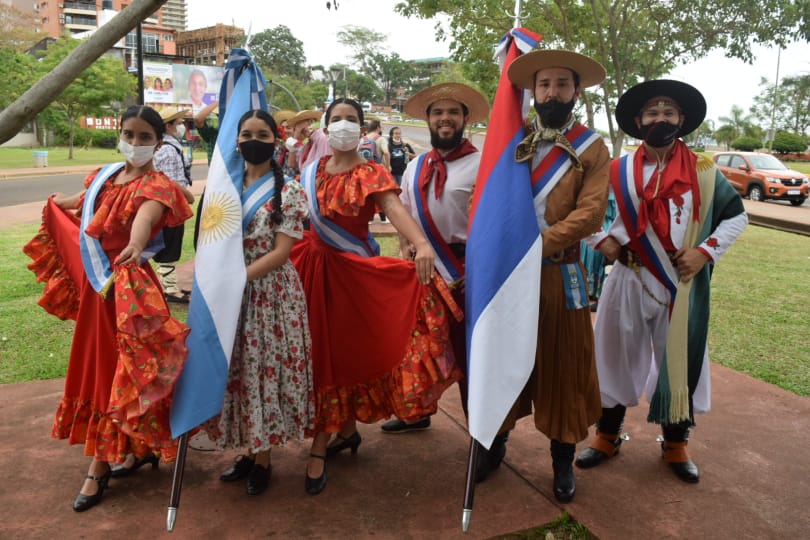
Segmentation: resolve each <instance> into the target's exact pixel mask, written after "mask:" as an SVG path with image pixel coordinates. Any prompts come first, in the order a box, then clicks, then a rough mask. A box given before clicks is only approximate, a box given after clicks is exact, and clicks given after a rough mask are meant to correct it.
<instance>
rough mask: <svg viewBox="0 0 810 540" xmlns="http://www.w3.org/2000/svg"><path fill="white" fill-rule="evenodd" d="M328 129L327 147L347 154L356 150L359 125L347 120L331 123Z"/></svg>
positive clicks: (358, 138) (358, 139)
mask: <svg viewBox="0 0 810 540" xmlns="http://www.w3.org/2000/svg"><path fill="white" fill-rule="evenodd" d="M328 129H329V146H331V147H332V149H334V150H339V151H342V152H347V151H349V150H352V149H356V148H357V145H358V144H359V143H360V124H358V123H356V122H350V121H348V120H339V121H337V122H332V123H331V124H329V126H328Z"/></svg>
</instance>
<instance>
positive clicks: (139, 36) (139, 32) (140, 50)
mask: <svg viewBox="0 0 810 540" xmlns="http://www.w3.org/2000/svg"><path fill="white" fill-rule="evenodd" d="M135 35H136V38H137V40H138V45H137V47H138V48H137V49H136V50H137V51H138V104H139V105H145V102H144V97H143V96H144V91H143V25H142V24H141V23H138V29H137V31H136V33H135Z"/></svg>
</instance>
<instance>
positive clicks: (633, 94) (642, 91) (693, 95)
mask: <svg viewBox="0 0 810 540" xmlns="http://www.w3.org/2000/svg"><path fill="white" fill-rule="evenodd" d="M657 97H667V98H669V99H671V100H672V101H674V102H675V103H677V104H678V106H679V107H680V109H681V112H682V113H683V116H684V121H683V125H682V126H681V129H680V131H678V134H677V137H683V136H684V135H689V134H690V133H692V132H693V131H695V130H696V129H697V128H698V127H700V124H702V123H703V119H704V118H706V100H705V99H704V97H703V94H701V93H700V91H699V90H698V89H697V88H695V87H694V86H692V85H690V84H686V83H685V82H681V81H673V80H671V79H655V80H652V81H645V82H643V83H640V84H637V85H635V86H634V87H632V88H631V89H630V90H628V91H627V92H625V93H624V94H623V95H622V97H620V98H619V102H618V103H617V104H616V121H617V122H618V123H619V127H620V128H621V129H622V131H624V132H625V133H627V134H628V135H630V136H631V137H635V138H636V139H643V138H644V136H643V135H642V134H641V130H640V129H639V128H638V126H637V125H636V118H637V117H639V116H641V112H642V111H641V109H642V108H643V107H644V105H646V104H647V102H649V101H650V100H651V99H653V98H657Z"/></svg>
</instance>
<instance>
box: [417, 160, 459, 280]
mask: <svg viewBox="0 0 810 540" xmlns="http://www.w3.org/2000/svg"><path fill="white" fill-rule="evenodd" d="M426 156H427V154H422V155H421V156H419V157H418V158H417V160H418V161H417V163H416V171H415V172H414V176H413V182H411V186H410V187H411V197H412V199H413V201H414V207H415V210H416V212H412V214H415V215H413V217H414V219H416V220H417V221H418V222H419V224H420V225H421V226H422V231H423V232H424V233H425V237H427V240H428V242H430V245H431V246H433V251H434V252H435V253H436V259H435V260H434V261H433V265H434V266H435V267H436V270H438V271H439V274H441V276H442V278H444V280H445V281H446V282H447V283H453V282H454V281H457V280H459V279H461V278H462V277H464V266H463V264H462V263H461V261H459V259H458V257H456V256H455V254H454V253H453V252H452V251H451V249H450V246H449V245H447V242H445V241H444V238H442V236H441V234H440V233H439V229H438V228H437V227H436V224H435V223H434V221H433V219H432V218H431V216H430V214H429V213H428V209H427V205H428V202H427V198H426V197H425V194H424V193H423V192H422V190H421V189H419V178H421V176H422V167H423V166H424V165H425V161H426Z"/></svg>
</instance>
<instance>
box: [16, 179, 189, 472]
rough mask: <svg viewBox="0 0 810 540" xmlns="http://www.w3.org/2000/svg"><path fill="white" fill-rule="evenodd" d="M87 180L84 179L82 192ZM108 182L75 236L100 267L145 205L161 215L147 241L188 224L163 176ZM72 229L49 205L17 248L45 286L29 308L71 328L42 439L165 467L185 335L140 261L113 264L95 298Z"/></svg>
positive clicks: (180, 200) (185, 208) (75, 224)
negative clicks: (57, 395) (60, 391)
mask: <svg viewBox="0 0 810 540" xmlns="http://www.w3.org/2000/svg"><path fill="white" fill-rule="evenodd" d="M97 172H98V171H96V172H94V173H92V174H90V175H89V176H88V177H87V178H86V179H85V187H89V186H90V184H91V182H92V181H93V179H94V178H95V175H96V174H97ZM116 176H117V173H116V174H115V175H113V176H111V177H110V178H109V179H108V180H107V181H106V183H105V184H104V186H103V187H102V188H101V191H100V192H99V194H98V196H97V197H96V200H95V213H94V215H93V217H92V219H91V220H90V222H89V224H88V225H87V227H86V229H85V232H86V233H87V234H88V236H91V237H93V238H96V239H98V240H99V242H100V243H101V247H102V248H103V250H104V253H105V254H106V256H107V258H108V259H109V260H110V261H115V259H116V257H118V254H119V253H120V252H121V250H123V249H124V248H125V247H126V246H127V244H128V243H129V238H130V230H131V228H132V222H133V220H134V219H135V215H136V213H137V211H138V209H139V208H140V206H141V204H143V203H144V202H145V201H147V200H154V201H158V202H160V203H161V204H162V205H163V206H164V207H165V211H164V214H163V217H162V219H160V220H159V221H158V223H157V224H156V225H155V227H153V229H152V233H151V237H152V238H154V237H155V236H156V235H157V234H158V233H159V232H160V230H161V229H162V228H163V227H164V226H178V225H180V224H182V223H183V222H184V221H185V220H187V219H188V218H190V217H191V215H192V211H191V208H190V207H189V205H188V203H187V202H186V200H185V198H184V197H183V194H182V192H181V191H180V189H179V187H178V186H177V184H175V183H174V182H172V181H171V180H169V178H168V177H167V176H166V175H164V174H163V173H160V172H157V171H150V172H147V173H146V174H144V175H143V176H140V177H138V178H135V179H133V180H131V181H129V182H127V183H125V184H115V183H114V180H115V178H116ZM83 202H84V195H83V196H82V203H83ZM79 207H80V208H81V205H80V206H79ZM80 225H81V224H80V220H79V218H78V216H77V215H76V214H75V213H74V212H72V211H68V210H63V209H61V208H59V207H58V206H56V204H55V203H54V202H53V200H52V199H51V200H49V201H48V204H47V205H46V207H45V209H44V210H43V220H42V227H41V228H40V231H39V233H38V234H37V236H36V237H34V239H33V240H31V241H30V242H29V243H28V244H26V245H25V246H24V248H23V251H25V253H26V254H27V255H28V256H29V257H31V259H33V262H31V263H30V264H29V265H28V268H29V269H30V270H32V271H33V272H34V273H35V274H36V275H37V279H38V281H43V282H45V288H44V290H43V292H42V298H41V299H40V300H39V305H40V306H42V307H43V308H44V309H45V310H46V311H48V313H51V314H52V315H55V316H57V317H59V318H60V319H73V320H75V321H76V328H75V331H74V334H73V343H72V345H71V350H70V360H69V362H68V369H67V377H66V379H65V392H64V395H63V396H62V399H61V401H60V402H59V408H58V410H57V412H56V418H55V419H54V423H53V429H52V432H51V435H52V436H53V437H54V438H56V439H68V441H69V442H70V444H84V451H85V455H88V456H94V457H95V458H97V459H99V460H102V461H106V462H121V461H123V460H124V459H125V458H126V456H127V454H128V453H133V454H135V455H136V456H137V457H139V458H142V457H144V456H145V455H146V454H148V453H155V454H158V455H160V456H161V457H163V459H164V460H167V461H171V460H173V459H174V458H175V456H176V454H177V440H176V439H173V438H172V436H171V431H170V427H169V410H170V407H171V401H172V393H173V390H174V385H175V381H176V380H177V377H178V376H179V374H180V371H181V369H182V367H183V364H184V363H185V360H186V356H187V353H188V351H187V349H186V345H185V340H186V335H188V332H189V329H188V327H187V326H186V325H184V324H182V323H181V322H179V321H178V320H177V319H175V318H173V317H172V316H171V313H170V311H169V308H168V305H167V304H166V300H165V298H164V297H163V291H162V289H161V288H160V285H159V283H158V281H157V277H156V276H155V273H154V271H153V270H152V267H151V265H150V264H149V262H148V261H147V262H144V263H142V264H127V265H114V266H113V268H112V270H113V279H112V284H111V286H110V287H109V289H108V290H107V289H105V290H103V291H102V293H101V294H100V293H98V292H96V290H95V289H94V288H93V287H92V286H91V285H90V282H89V281H88V279H87V276H86V274H85V270H84V266H83V264H82V257H81V254H80V252H79V233H80Z"/></svg>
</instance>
